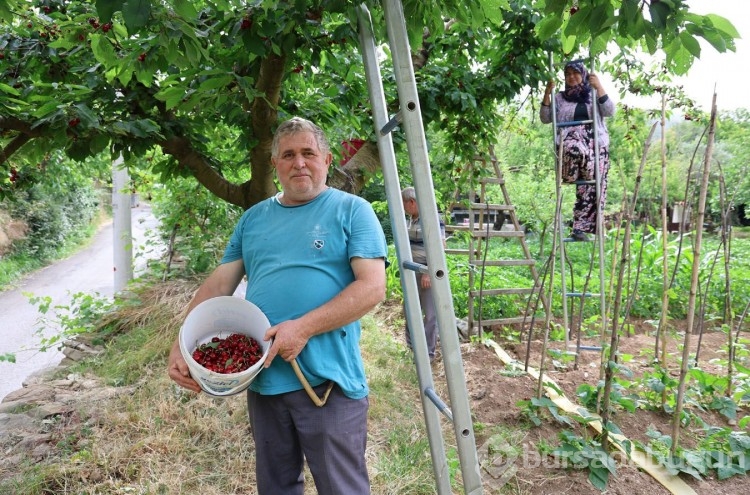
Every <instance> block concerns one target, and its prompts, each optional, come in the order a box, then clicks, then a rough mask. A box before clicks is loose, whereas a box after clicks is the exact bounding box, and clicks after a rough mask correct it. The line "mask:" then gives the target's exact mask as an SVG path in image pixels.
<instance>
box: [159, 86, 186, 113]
mask: <svg viewBox="0 0 750 495" xmlns="http://www.w3.org/2000/svg"><path fill="white" fill-rule="evenodd" d="M184 97H185V88H184V87H182V86H172V87H168V88H165V89H162V90H161V91H159V92H158V93H156V94H155V95H154V98H156V99H157V100H160V101H163V102H164V103H166V105H167V110H171V109H173V108H174V107H176V106H177V105H179V104H180V102H181V101H182V99H183V98H184Z"/></svg>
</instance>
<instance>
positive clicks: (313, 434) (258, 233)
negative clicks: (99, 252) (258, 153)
mask: <svg viewBox="0 0 750 495" xmlns="http://www.w3.org/2000/svg"><path fill="white" fill-rule="evenodd" d="M271 155H272V158H271V160H272V162H273V164H274V167H275V168H276V173H277V177H278V180H279V182H280V183H281V186H282V190H281V192H280V193H278V194H277V195H276V196H274V197H272V198H269V199H267V200H265V201H262V202H260V203H258V204H256V205H255V206H253V207H252V208H250V209H249V210H247V211H246V212H245V214H244V215H243V216H242V218H241V219H240V221H239V222H238V224H237V226H236V228H235V231H234V233H233V234H232V236H231V238H230V241H229V243H228V245H227V248H226V250H225V253H224V258H223V259H222V261H221V264H220V265H219V266H218V267H217V268H216V269H215V270H214V272H213V273H212V274H211V275H209V277H208V278H207V279H206V280H205V282H204V283H203V284H202V285H201V287H200V288H199V289H198V291H197V292H196V295H195V297H194V298H193V300H192V301H191V303H190V306H189V310H192V309H193V308H194V307H195V306H196V305H198V304H199V303H200V302H202V301H205V300H206V299H209V298H211V297H216V296H222V295H231V294H232V293H233V292H234V290H235V288H236V287H237V285H238V284H239V282H240V281H241V279H242V277H243V276H244V275H246V274H247V277H248V288H247V293H246V295H245V298H246V299H247V300H249V301H251V302H252V303H254V304H255V305H257V306H258V307H259V308H260V309H261V310H262V311H263V312H264V313H265V314H266V316H267V317H268V319H269V321H270V323H271V325H272V326H271V328H270V329H269V330H268V332H267V333H266V340H270V339H271V338H273V344H272V346H271V348H270V351H269V354H268V357H267V360H266V362H265V369H264V370H263V371H262V372H261V373H260V374H259V375H258V377H257V378H256V379H255V380H254V381H253V383H252V384H251V386H250V389H249V391H248V411H249V416H250V424H251V427H252V432H253V438H254V440H255V446H256V449H257V456H256V477H257V482H258V492H259V494H261V495H285V494H289V495H291V494H295V495H302V494H303V492H304V486H303V481H304V475H303V462H304V460H307V463H308V466H309V467H310V471H311V473H312V475H313V479H314V481H315V486H316V489H317V491H318V493H320V494H342V493H346V494H368V493H370V487H369V478H368V475H367V466H366V463H365V446H366V441H367V409H368V399H367V395H368V391H369V390H368V387H367V382H366V378H365V374H364V365H363V363H362V357H361V354H360V350H359V338H360V333H361V328H360V324H359V318H361V317H362V316H364V315H365V314H367V313H368V312H369V311H370V310H371V309H372V308H373V307H375V306H376V305H377V304H378V303H379V302H381V301H382V300H383V299H384V298H385V285H386V281H385V266H384V262H385V257H386V255H387V246H386V242H385V236H384V234H383V230H382V228H381V226H380V223H379V221H378V219H377V217H376V216H375V213H374V211H373V210H372V207H371V205H370V204H369V203H367V202H366V201H365V200H363V199H362V198H359V197H357V196H354V195H351V194H348V193H344V192H342V191H339V190H336V189H331V188H329V187H328V186H327V185H326V177H327V174H328V168H329V166H330V164H331V161H332V158H333V157H332V154H331V152H330V147H329V144H328V140H327V139H326V137H325V135H324V133H323V131H322V130H321V129H320V128H319V127H318V126H316V125H315V124H313V123H312V122H310V121H308V120H305V119H301V118H292V119H290V120H288V121H286V122H283V123H282V124H281V125H280V126H279V128H278V130H277V131H276V134H275V136H274V140H273V145H272V150H271ZM295 361H296V363H297V364H298V365H299V368H300V370H301V371H302V373H303V374H304V376H305V378H306V380H307V381H308V382H309V384H310V385H311V386H312V387H313V390H315V391H316V392H321V391H322V392H324V391H325V390H326V389H327V388H328V386H329V385H330V384H333V389H332V390H331V393H330V395H329V396H328V400H327V402H326V403H325V405H324V406H323V407H318V406H316V405H315V404H314V403H313V402H312V400H311V398H310V397H308V395H307V393H306V392H305V391H304V390H303V386H302V384H301V383H300V380H299V379H298V378H297V375H296V374H295V373H294V370H293V368H292V366H291V363H292V362H295ZM169 375H170V377H171V378H172V379H173V380H174V381H175V382H177V383H178V384H179V385H181V386H183V387H185V388H188V389H191V390H194V391H196V392H199V391H200V386H199V385H198V384H197V383H196V382H195V381H194V380H193V379H192V378H190V374H189V370H188V367H187V364H186V363H185V361H184V358H183V357H182V355H181V353H180V349H179V342H176V343H175V345H174V346H173V348H172V351H171V353H170V356H169Z"/></svg>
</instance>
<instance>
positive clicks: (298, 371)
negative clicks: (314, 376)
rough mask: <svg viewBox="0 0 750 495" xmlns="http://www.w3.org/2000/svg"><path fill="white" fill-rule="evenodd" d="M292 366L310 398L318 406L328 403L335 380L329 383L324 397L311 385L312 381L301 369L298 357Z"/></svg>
mask: <svg viewBox="0 0 750 495" xmlns="http://www.w3.org/2000/svg"><path fill="white" fill-rule="evenodd" d="M292 368H293V369H294V373H295V374H296V375H297V378H299V381H300V383H302V386H303V387H304V388H305V392H307V395H308V396H310V399H312V401H313V402H314V403H315V405H316V406H318V407H323V406H324V405H325V404H326V401H328V395H329V394H330V393H331V389H333V382H329V383H328V388H327V389H326V391H325V393H324V394H323V397H322V398H320V397H318V395H317V394H316V393H315V390H313V389H312V387H311V386H310V382H308V381H307V378H305V375H303V374H302V370H301V369H299V364H297V359H296V358H295V360H294V361H292Z"/></svg>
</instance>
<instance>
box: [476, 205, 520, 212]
mask: <svg viewBox="0 0 750 495" xmlns="http://www.w3.org/2000/svg"><path fill="white" fill-rule="evenodd" d="M469 205H470V206H471V207H472V208H473V209H475V210H480V211H481V210H485V211H486V210H490V211H515V209H516V207H515V206H513V205H493V204H487V203H469Z"/></svg>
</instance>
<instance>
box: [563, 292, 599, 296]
mask: <svg viewBox="0 0 750 495" xmlns="http://www.w3.org/2000/svg"><path fill="white" fill-rule="evenodd" d="M565 295H566V296H568V297H599V294H595V293H593V292H566V293H565Z"/></svg>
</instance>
